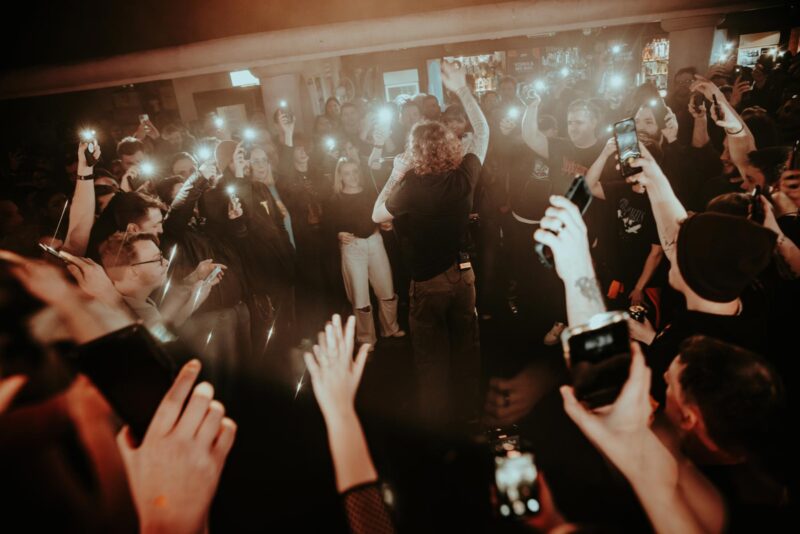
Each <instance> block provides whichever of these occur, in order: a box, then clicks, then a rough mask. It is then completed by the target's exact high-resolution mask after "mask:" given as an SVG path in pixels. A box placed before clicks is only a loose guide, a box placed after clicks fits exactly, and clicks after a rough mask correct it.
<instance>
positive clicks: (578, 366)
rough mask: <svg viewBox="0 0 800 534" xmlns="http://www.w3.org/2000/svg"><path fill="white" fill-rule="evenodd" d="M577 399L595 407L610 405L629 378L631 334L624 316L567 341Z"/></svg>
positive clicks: (578, 334)
mask: <svg viewBox="0 0 800 534" xmlns="http://www.w3.org/2000/svg"><path fill="white" fill-rule="evenodd" d="M567 344H568V351H569V367H570V374H571V375H572V386H573V387H574V388H575V397H576V398H577V399H578V400H580V401H582V402H584V403H586V404H587V405H588V406H590V407H592V408H596V407H598V406H605V405H607V404H611V403H612V402H614V400H615V399H616V398H617V395H619V392H620V390H622V386H623V385H624V384H625V381H626V380H627V379H628V373H629V371H630V365H631V352H630V334H629V332H628V323H627V321H626V320H625V318H624V316H620V317H619V318H618V319H617V320H614V321H612V322H610V323H609V324H606V325H605V326H602V327H600V328H596V329H593V330H589V331H584V332H580V333H577V334H575V335H571V336H569V337H568V338H567Z"/></svg>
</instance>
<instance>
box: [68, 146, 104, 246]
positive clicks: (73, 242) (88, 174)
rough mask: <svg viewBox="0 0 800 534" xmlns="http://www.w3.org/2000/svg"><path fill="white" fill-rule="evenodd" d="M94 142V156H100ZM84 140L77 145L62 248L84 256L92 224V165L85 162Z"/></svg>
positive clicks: (98, 147) (96, 157) (93, 202)
mask: <svg viewBox="0 0 800 534" xmlns="http://www.w3.org/2000/svg"><path fill="white" fill-rule="evenodd" d="M93 142H94V146H95V149H94V154H93V156H94V158H95V160H96V159H98V158H99V157H100V145H99V144H98V143H97V141H96V140H95V141H93ZM88 146H89V144H88V143H86V142H83V141H82V142H81V143H80V144H79V145H78V181H77V183H76V184H75V193H74V194H73V195H72V206H71V207H70V210H69V227H68V230H67V238H66V239H65V240H64V246H63V247H62V248H63V250H66V251H67V252H71V253H72V254H74V255H76V256H85V255H86V248H87V247H88V246H89V234H91V232H92V226H93V225H94V208H95V197H94V179H93V176H94V167H89V166H88V165H87V164H86V155H85V151H86V148H87V147H88Z"/></svg>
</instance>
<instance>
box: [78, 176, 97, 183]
mask: <svg viewBox="0 0 800 534" xmlns="http://www.w3.org/2000/svg"><path fill="white" fill-rule="evenodd" d="M78 180H80V181H82V182H85V181H89V180H94V174H90V175H88V176H81V175H78Z"/></svg>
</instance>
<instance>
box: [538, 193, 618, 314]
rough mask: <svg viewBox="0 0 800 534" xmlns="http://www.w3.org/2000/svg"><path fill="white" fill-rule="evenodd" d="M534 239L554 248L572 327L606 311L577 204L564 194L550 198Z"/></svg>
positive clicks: (584, 226) (557, 269)
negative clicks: (548, 205) (549, 204)
mask: <svg viewBox="0 0 800 534" xmlns="http://www.w3.org/2000/svg"><path fill="white" fill-rule="evenodd" d="M550 202H551V206H550V207H549V208H547V211H545V216H544V218H543V219H542V220H541V223H540V226H541V228H540V229H539V230H537V231H536V233H535V234H534V235H533V237H534V239H536V241H539V242H540V243H543V244H545V245H547V246H548V247H550V249H551V250H552V251H553V259H554V260H555V267H556V271H557V272H558V276H559V277H560V278H561V279H562V280H563V281H564V292H565V295H566V300H567V319H568V322H569V324H570V325H571V326H576V325H580V324H586V323H588V322H589V319H591V318H592V317H593V316H594V315H596V314H598V313H602V312H604V311H606V304H605V302H604V301H603V294H602V293H601V292H600V285H599V284H598V283H597V277H596V276H595V273H594V266H593V265H592V256H591V253H590V252H589V240H588V238H587V237H586V225H585V224H584V223H583V218H582V217H581V213H580V211H578V208H577V206H575V204H573V203H572V202H570V201H569V200H567V199H566V198H564V197H551V198H550Z"/></svg>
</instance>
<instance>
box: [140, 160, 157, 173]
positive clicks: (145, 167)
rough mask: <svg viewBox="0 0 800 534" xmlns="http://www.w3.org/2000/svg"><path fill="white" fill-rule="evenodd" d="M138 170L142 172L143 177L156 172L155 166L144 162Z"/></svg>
mask: <svg viewBox="0 0 800 534" xmlns="http://www.w3.org/2000/svg"><path fill="white" fill-rule="evenodd" d="M139 169H140V170H141V171H142V174H143V175H145V176H152V175H153V173H155V172H156V166H155V165H153V164H152V163H151V162H149V161H145V162H144V163H142V164H141V165H140V166H139Z"/></svg>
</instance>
